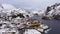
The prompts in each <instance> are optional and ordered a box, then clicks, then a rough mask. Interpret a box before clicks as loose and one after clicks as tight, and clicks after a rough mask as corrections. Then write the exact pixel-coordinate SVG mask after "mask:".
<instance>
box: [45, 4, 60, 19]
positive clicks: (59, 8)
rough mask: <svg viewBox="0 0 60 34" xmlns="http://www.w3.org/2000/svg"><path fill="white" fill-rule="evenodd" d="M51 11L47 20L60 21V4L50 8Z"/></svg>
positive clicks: (48, 12)
mask: <svg viewBox="0 0 60 34" xmlns="http://www.w3.org/2000/svg"><path fill="white" fill-rule="evenodd" d="M50 8H51V10H50V9H49V10H50V11H47V13H46V14H47V15H46V16H45V18H48V19H60V4H59V3H58V4H55V5H52V6H50Z"/></svg>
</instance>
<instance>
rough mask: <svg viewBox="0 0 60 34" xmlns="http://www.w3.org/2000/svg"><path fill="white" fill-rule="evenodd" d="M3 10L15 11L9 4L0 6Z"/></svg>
mask: <svg viewBox="0 0 60 34" xmlns="http://www.w3.org/2000/svg"><path fill="white" fill-rule="evenodd" d="M2 7H3V9H5V10H12V9H16V8H15V7H14V6H13V5H11V4H2Z"/></svg>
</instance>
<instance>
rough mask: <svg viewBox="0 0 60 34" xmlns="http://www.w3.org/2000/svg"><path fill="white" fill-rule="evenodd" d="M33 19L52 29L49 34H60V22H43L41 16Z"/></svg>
mask: <svg viewBox="0 0 60 34" xmlns="http://www.w3.org/2000/svg"><path fill="white" fill-rule="evenodd" d="M32 18H33V19H38V20H40V21H42V22H43V23H44V24H47V25H48V26H49V27H50V28H52V30H51V31H49V32H48V34H60V20H43V19H41V18H40V17H39V16H34V17H32Z"/></svg>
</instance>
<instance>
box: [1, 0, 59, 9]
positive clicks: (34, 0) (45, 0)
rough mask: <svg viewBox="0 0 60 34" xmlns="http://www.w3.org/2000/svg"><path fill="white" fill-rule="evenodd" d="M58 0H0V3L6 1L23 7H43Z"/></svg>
mask: <svg viewBox="0 0 60 34" xmlns="http://www.w3.org/2000/svg"><path fill="white" fill-rule="evenodd" d="M59 2H60V0H0V4H3V3H8V4H12V5H14V6H16V7H17V8H18V7H19V8H24V9H45V8H46V7H47V6H49V5H52V4H54V3H59Z"/></svg>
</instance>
